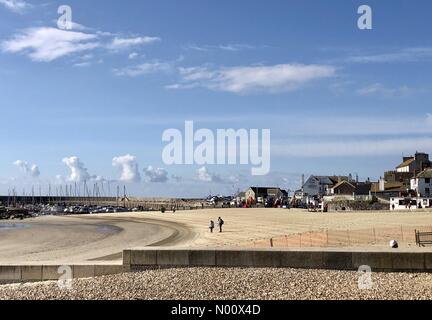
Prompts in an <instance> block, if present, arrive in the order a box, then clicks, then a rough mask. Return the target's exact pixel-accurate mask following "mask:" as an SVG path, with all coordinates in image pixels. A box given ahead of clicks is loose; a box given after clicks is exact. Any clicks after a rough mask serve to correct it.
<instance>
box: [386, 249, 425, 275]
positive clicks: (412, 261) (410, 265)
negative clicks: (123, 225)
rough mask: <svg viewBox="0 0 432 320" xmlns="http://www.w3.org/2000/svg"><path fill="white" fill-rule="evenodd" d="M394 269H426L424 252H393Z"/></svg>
mask: <svg viewBox="0 0 432 320" xmlns="http://www.w3.org/2000/svg"><path fill="white" fill-rule="evenodd" d="M392 263H393V265H392V268H393V270H395V271H397V270H424V269H425V255H424V253H422V252H395V253H392Z"/></svg>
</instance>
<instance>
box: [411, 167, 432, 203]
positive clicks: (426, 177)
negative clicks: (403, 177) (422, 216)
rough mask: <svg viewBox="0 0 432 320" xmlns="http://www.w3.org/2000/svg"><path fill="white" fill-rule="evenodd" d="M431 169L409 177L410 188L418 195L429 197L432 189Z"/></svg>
mask: <svg viewBox="0 0 432 320" xmlns="http://www.w3.org/2000/svg"><path fill="white" fill-rule="evenodd" d="M431 181H432V169H426V170H424V171H422V172H420V173H419V174H418V175H417V176H416V177H415V178H413V179H411V189H412V190H414V191H416V192H417V195H418V196H419V197H430V196H431V195H432V194H431V190H432V182H431Z"/></svg>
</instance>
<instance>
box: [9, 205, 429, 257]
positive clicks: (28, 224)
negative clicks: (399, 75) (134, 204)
mask: <svg viewBox="0 0 432 320" xmlns="http://www.w3.org/2000/svg"><path fill="white" fill-rule="evenodd" d="M219 216H221V217H222V218H223V219H224V221H225V226H224V232H223V233H219V232H215V233H213V234H212V233H210V232H209V231H208V229H207V225H208V222H209V221H210V219H212V220H214V221H216V220H217V218H218V217H219ZM401 226H404V228H409V227H412V228H415V227H418V226H432V211H431V210H428V211H417V212H414V211H413V212H389V211H381V212H331V213H309V212H307V211H305V210H297V209H294V210H285V209H209V210H194V211H177V212H176V213H172V212H166V213H164V214H162V213H158V212H152V213H149V212H145V213H114V214H101V215H85V216H58V217H55V216H46V217H38V218H32V219H28V220H24V221H19V222H18V221H2V222H0V235H1V237H0V264H14V263H19V264H31V263H39V264H40V263H88V262H93V263H98V262H103V261H109V262H110V263H120V262H121V252H122V250H123V249H125V248H133V247H142V246H164V245H167V246H168V245H169V246H182V247H209V246H211V247H221V246H225V247H236V246H243V247H245V246H252V244H253V243H254V242H256V241H266V240H267V239H270V238H272V237H274V238H277V237H283V236H286V235H293V234H299V233H307V232H311V231H317V232H319V231H322V230H325V229H329V230H352V231H355V230H361V229H367V228H376V230H378V232H379V230H381V229H380V228H394V229H398V228H400V227H401ZM409 245H410V246H411V248H412V250H416V247H415V244H413V243H410V244H409ZM423 250H425V249H423ZM426 250H429V248H426Z"/></svg>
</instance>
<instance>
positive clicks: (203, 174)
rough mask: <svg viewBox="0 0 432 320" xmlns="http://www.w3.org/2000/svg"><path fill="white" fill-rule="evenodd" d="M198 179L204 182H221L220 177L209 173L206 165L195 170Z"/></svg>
mask: <svg viewBox="0 0 432 320" xmlns="http://www.w3.org/2000/svg"><path fill="white" fill-rule="evenodd" d="M197 174H198V177H197V178H198V180H200V181H204V182H222V178H221V177H220V176H218V175H216V174H213V173H210V172H209V171H208V169H207V167H201V168H199V169H198V170H197Z"/></svg>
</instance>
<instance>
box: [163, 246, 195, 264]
mask: <svg viewBox="0 0 432 320" xmlns="http://www.w3.org/2000/svg"><path fill="white" fill-rule="evenodd" d="M189 253H190V251H189V250H158V251H157V258H156V261H157V265H159V266H187V265H189Z"/></svg>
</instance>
